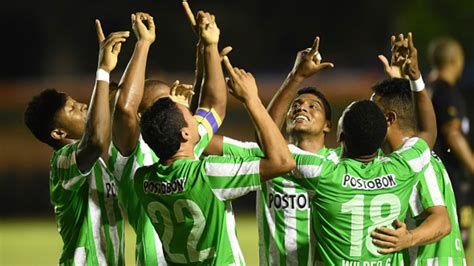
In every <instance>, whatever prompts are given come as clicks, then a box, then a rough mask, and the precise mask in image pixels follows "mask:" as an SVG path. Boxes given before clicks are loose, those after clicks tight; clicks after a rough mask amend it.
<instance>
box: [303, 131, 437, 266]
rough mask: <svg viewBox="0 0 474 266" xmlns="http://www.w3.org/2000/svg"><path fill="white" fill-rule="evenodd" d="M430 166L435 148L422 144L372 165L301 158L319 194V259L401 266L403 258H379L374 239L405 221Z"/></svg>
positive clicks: (315, 223)
mask: <svg viewBox="0 0 474 266" xmlns="http://www.w3.org/2000/svg"><path fill="white" fill-rule="evenodd" d="M318 160H319V162H318ZM428 163H429V149H428V147H427V145H426V143H425V142H424V141H422V140H419V139H411V140H409V141H407V143H405V145H404V146H403V147H402V148H401V149H400V150H399V151H397V152H396V153H392V154H391V155H389V156H388V157H378V158H375V159H374V160H373V161H371V162H369V163H362V162H359V161H356V160H353V159H347V158H345V159H341V160H340V161H339V163H337V164H335V163H334V162H333V161H331V160H327V159H323V160H322V159H318V158H316V157H314V158H310V157H308V156H306V158H303V157H302V159H301V160H298V159H297V165H298V166H297V169H298V170H299V172H300V173H302V175H303V177H304V181H303V185H305V184H304V183H306V185H305V186H306V187H307V189H308V190H309V191H310V193H311V194H312V193H314V196H313V197H312V201H311V204H312V205H311V207H312V219H313V220H312V228H313V230H314V232H315V235H316V241H317V251H318V252H317V253H318V255H317V256H316V260H323V261H324V262H325V263H326V265H367V264H364V263H369V264H368V265H388V264H389V263H390V265H401V263H403V255H402V254H401V253H395V254H391V255H381V254H379V253H378V252H377V250H378V249H379V248H378V247H376V246H375V245H374V244H373V243H372V238H371V237H370V234H371V232H372V231H374V230H375V229H376V228H377V227H379V226H388V227H391V225H392V223H393V221H394V220H395V219H400V220H403V219H404V218H405V215H406V212H407V208H408V202H409V198H410V194H411V192H412V190H413V186H414V185H415V184H416V182H418V178H419V177H418V173H420V172H421V171H423V170H424V169H426V166H427V165H428ZM311 176H313V177H311ZM318 256H320V258H318Z"/></svg>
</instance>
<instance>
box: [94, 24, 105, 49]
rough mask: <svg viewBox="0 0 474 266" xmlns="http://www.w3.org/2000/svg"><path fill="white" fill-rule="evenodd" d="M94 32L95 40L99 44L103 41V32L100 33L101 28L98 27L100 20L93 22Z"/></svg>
mask: <svg viewBox="0 0 474 266" xmlns="http://www.w3.org/2000/svg"><path fill="white" fill-rule="evenodd" d="M95 30H96V31H97V39H98V40H99V43H101V42H103V41H104V40H105V36H104V32H103V31H102V26H101V25H100V20H98V19H96V20H95Z"/></svg>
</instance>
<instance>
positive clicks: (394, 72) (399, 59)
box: [378, 34, 408, 78]
mask: <svg viewBox="0 0 474 266" xmlns="http://www.w3.org/2000/svg"><path fill="white" fill-rule="evenodd" d="M400 37H401V40H402V41H399V42H397V40H396V38H395V36H393V35H392V36H391V38H390V44H391V53H392V57H391V60H390V63H389V62H388V60H387V58H386V57H385V56H383V55H379V56H378V58H379V60H380V62H382V64H383V67H384V71H385V74H387V76H389V77H390V78H402V77H403V74H402V66H403V64H404V63H405V61H406V58H407V57H408V45H407V46H406V49H405V46H404V41H403V35H402V34H401V35H400Z"/></svg>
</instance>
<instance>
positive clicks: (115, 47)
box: [95, 19, 130, 72]
mask: <svg viewBox="0 0 474 266" xmlns="http://www.w3.org/2000/svg"><path fill="white" fill-rule="evenodd" d="M95 27H96V31H97V39H98V41H99V48H100V49H99V63H98V67H99V68H102V69H103V70H105V71H107V72H111V71H112V70H113V69H114V68H115V66H116V65H117V59H118V55H119V53H120V50H121V48H122V43H123V42H125V41H126V40H127V38H128V36H130V32H128V31H118V32H113V33H111V34H109V36H107V38H105V37H104V32H103V31H102V26H101V25H100V21H99V20H98V19H96V20H95Z"/></svg>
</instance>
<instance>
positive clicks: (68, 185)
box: [61, 167, 94, 190]
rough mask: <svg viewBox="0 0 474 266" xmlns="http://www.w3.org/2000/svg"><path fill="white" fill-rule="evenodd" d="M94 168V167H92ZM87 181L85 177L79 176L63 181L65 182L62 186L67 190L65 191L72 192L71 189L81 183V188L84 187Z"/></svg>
mask: <svg viewBox="0 0 474 266" xmlns="http://www.w3.org/2000/svg"><path fill="white" fill-rule="evenodd" d="M92 168H94V167H92ZM85 181H86V177H85V176H83V175H79V176H75V177H73V178H71V179H69V180H63V182H61V185H62V187H63V188H64V189H65V190H71V188H72V187H73V186H75V185H77V184H79V183H81V184H80V186H82V184H84V182H85Z"/></svg>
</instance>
